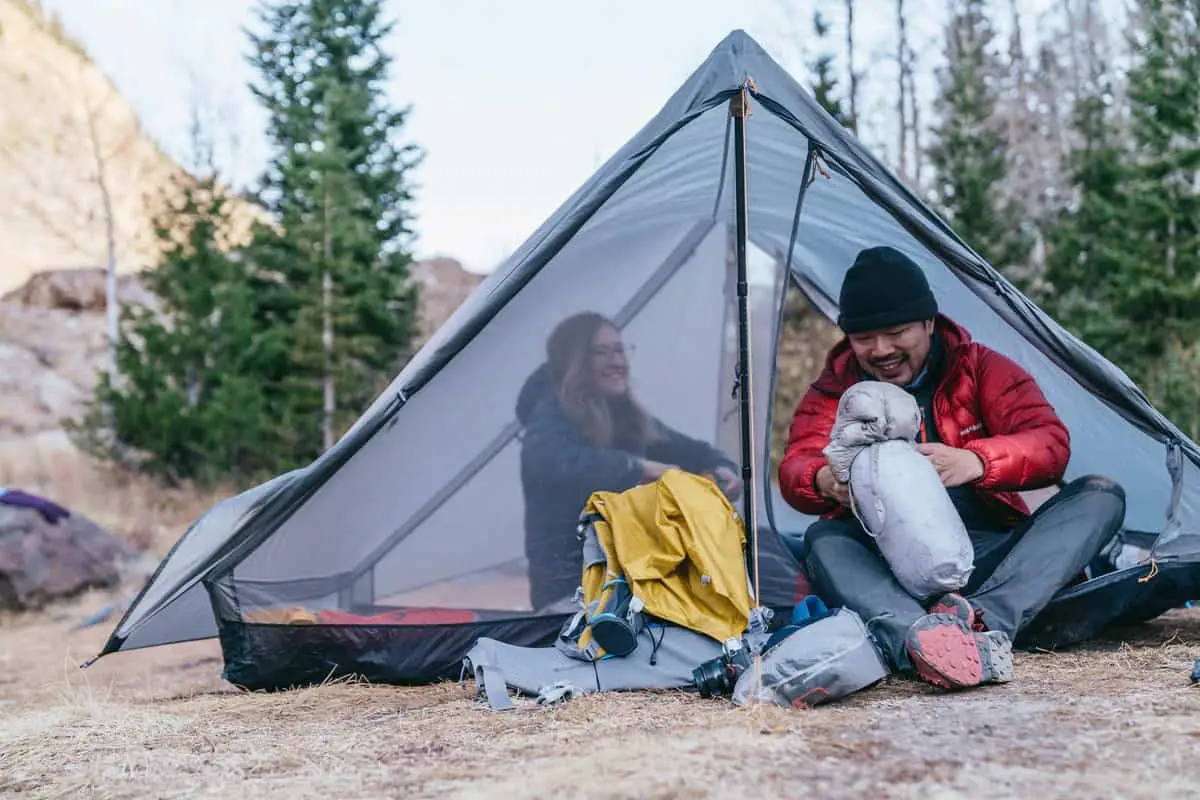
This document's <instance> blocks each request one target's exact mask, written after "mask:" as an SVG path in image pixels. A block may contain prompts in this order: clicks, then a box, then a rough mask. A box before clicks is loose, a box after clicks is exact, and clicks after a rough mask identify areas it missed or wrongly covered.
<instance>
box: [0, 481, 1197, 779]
mask: <svg viewBox="0 0 1200 800" xmlns="http://www.w3.org/2000/svg"><path fill="white" fill-rule="evenodd" d="M24 463H25V467H24V468H23V472H22V475H21V476H19V477H21V480H22V483H23V486H25V487H28V488H30V489H32V490H35V491H38V490H40V491H45V492H46V493H48V494H51V495H52V496H54V497H56V498H58V499H59V500H61V501H62V502H66V503H68V504H71V505H73V506H75V507H77V508H80V509H81V510H85V511H86V512H87V513H89V514H90V515H94V516H95V518H96V519H98V520H104V521H106V522H107V523H108V524H110V525H111V526H112V527H113V528H114V529H115V530H117V531H119V532H121V533H123V534H125V535H129V536H135V537H138V536H141V537H146V538H148V539H150V540H151V541H152V542H153V543H154V547H155V549H156V550H162V549H163V548H165V547H166V546H169V544H170V542H171V541H173V539H174V537H175V536H178V534H179V532H180V531H182V530H183V527H185V526H186V522H187V521H190V519H191V518H193V517H194V516H195V515H196V514H197V513H198V512H199V510H202V509H203V508H204V507H206V506H207V504H208V502H209V501H210V500H211V499H213V498H201V497H196V496H190V497H189V496H187V493H186V492H182V491H180V492H176V493H162V492H161V491H160V490H158V489H156V488H154V487H153V486H152V485H150V484H146V483H143V482H139V481H131V480H127V479H117V478H113V477H111V476H107V475H105V474H104V473H103V472H102V471H99V470H96V469H95V468H94V467H92V466H90V465H88V464H87V462H84V461H80V460H78V459H76V460H74V461H71V460H70V459H69V458H68V459H57V458H55V459H48V460H45V461H42V462H36V461H33V460H26V461H25V462H24ZM12 472H13V470H12V468H11V467H10V468H9V469H8V473H0V482H4V481H6V480H9V479H10V478H9V477H8V475H9V474H11V473H12ZM129 520H134V521H133V522H130V521H129ZM111 599H112V595H106V594H104V593H99V592H94V593H90V594H88V595H86V596H83V597H81V598H77V599H76V600H73V601H71V602H69V603H65V604H62V605H60V606H58V607H56V608H55V609H53V610H52V611H49V612H45V613H41V614H37V615H28V614H27V615H8V616H0V629H2V630H3V631H4V633H3V635H2V636H0V718H3V720H4V723H3V724H2V725H0V795H19V796H21V797H37V798H41V797H46V798H49V797H68V796H69V797H105V798H125V797H139V798H140V797H156V798H171V797H180V796H203V797H225V796H231V797H256V798H257V797H286V798H306V797H314V798H315V797H330V796H336V797H388V796H403V797H434V796H437V797H485V796H487V797H490V796H518V797H557V796H567V797H630V796H637V797H649V798H659V797H662V798H666V797H683V796H686V797H688V798H702V797H717V796H726V795H730V794H737V793H745V794H748V795H749V796H752V797H759V796H765V797H777V796H804V797H809V796H811V797H822V798H825V797H855V798H857V797H864V796H871V797H876V796H878V797H896V798H918V797H920V798H928V797H966V796H970V797H972V798H989V797H1039V798H1040V797H1071V798H1074V797H1100V796H1104V797H1124V798H1140V797H1167V796H1179V797H1182V796H1188V795H1189V794H1190V793H1191V792H1189V790H1192V791H1194V789H1193V787H1195V786H1196V785H1198V784H1200V761H1198V760H1197V759H1196V758H1195V754H1196V753H1197V752H1200V750H1198V748H1200V688H1196V687H1193V686H1191V685H1190V683H1189V682H1188V673H1189V671H1190V668H1191V664H1192V662H1193V660H1194V659H1196V658H1197V657H1200V610H1191V611H1176V612H1172V613H1170V614H1167V615H1165V616H1164V617H1162V618H1160V619H1159V620H1156V621H1155V622H1154V623H1152V624H1150V625H1146V626H1141V627H1139V628H1137V629H1132V630H1128V631H1118V632H1115V633H1114V634H1113V635H1111V636H1110V637H1109V638H1106V639H1104V640H1102V641H1099V642H1096V643H1094V644H1093V645H1091V646H1089V647H1087V648H1084V649H1080V650H1076V651H1071V652H1064V653H1058V654H1021V655H1020V656H1019V657H1018V660H1017V680H1016V681H1015V682H1014V683H1012V684H1009V685H1006V686H999V687H988V688H986V689H980V690H975V691H971V692H963V693H959V694H949V695H947V694H941V693H938V692H936V691H934V690H932V689H929V688H927V687H924V686H922V685H918V684H915V683H912V682H909V681H903V680H894V681H889V682H888V683H885V684H884V685H881V686H878V687H875V688H873V689H871V690H869V691H866V692H863V693H862V694H860V695H858V696H856V697H852V698H849V699H847V700H845V701H843V702H841V703H838V704H834V705H830V706H826V707H823V708H818V709H815V710H811V711H805V712H793V711H784V710H782V709H763V708H757V709H751V710H743V709H735V708H733V707H732V706H730V705H729V704H728V703H726V702H723V701H712V702H706V701H702V700H700V699H698V698H696V697H692V696H689V695H685V694H683V693H680V692H665V693H656V694H651V693H620V694H606V695H601V696H592V697H585V698H581V699H578V700H575V701H571V702H569V703H566V704H564V705H562V706H559V707H554V708H542V707H539V706H537V705H536V704H534V703H532V702H530V701H528V700H521V701H519V708H518V710H517V711H514V712H509V713H504V714H499V713H495V712H492V711H490V710H489V709H488V707H487V706H486V704H483V703H481V702H480V701H478V700H476V699H474V697H473V696H472V692H471V689H472V688H473V687H472V686H471V685H470V684H469V683H468V685H467V686H466V687H460V686H458V685H457V684H442V685H437V686H431V687H425V688H397V687H386V686H375V687H372V686H363V685H354V684H350V683H339V684H333V685H327V686H322V687H315V688H311V689H306V690H301V691H294V692H288V693H280V694H248V693H241V692H238V691H236V690H234V689H232V688H231V687H229V686H227V685H225V684H224V683H222V681H221V680H220V669H221V659H220V649H219V647H218V646H217V645H216V643H215V642H211V641H210V642H197V643H190V644H185V645H178V646H174V647H167V648H157V649H153V650H147V651H135V652H132V653H122V654H117V655H114V656H109V657H107V658H105V659H103V660H101V661H100V662H98V663H97V664H95V665H94V666H93V667H91V668H90V669H88V670H86V671H81V670H79V669H78V664H79V663H80V662H82V661H83V660H85V659H86V658H88V657H90V656H92V655H94V654H95V653H96V652H97V651H98V650H99V648H100V647H101V645H102V644H103V641H104V639H105V638H106V637H107V635H108V632H109V627H108V626H107V625H105V626H100V627H96V628H90V629H85V630H74V626H75V624H76V623H77V622H78V620H80V619H82V618H83V617H84V616H86V615H87V614H88V613H90V612H92V611H94V610H96V609H98V608H100V607H102V606H103V605H104V604H105V603H107V602H109V601H110V600H111Z"/></svg>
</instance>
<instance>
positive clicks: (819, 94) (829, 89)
mask: <svg viewBox="0 0 1200 800" xmlns="http://www.w3.org/2000/svg"><path fill="white" fill-rule="evenodd" d="M829 31H830V25H829V22H828V20H826V19H825V17H824V16H823V15H822V14H821V11H820V9H817V10H816V11H815V12H813V33H815V34H816V38H817V41H818V42H819V43H821V45H822V46H824V44H825V43H826V41H827V40H828V38H829ZM809 69H810V70H812V78H813V83H812V91H813V97H814V98H815V99H816V101H817V103H819V104H820V106H821V108H823V109H825V110H826V111H827V112H829V115H830V116H832V117H833V118H834V119H835V120H837V122H838V123H839V124H840V125H842V126H844V127H847V128H853V127H854V125H853V120H852V119H851V118H850V114H849V112H847V111H846V109H845V107H844V106H843V104H842V100H841V98H839V97H838V96H837V83H838V82H837V78H836V77H835V72H834V68H833V54H832V53H830V52H829V51H827V50H822V51H821V53H820V55H818V56H817V57H816V58H815V59H814V60H813V62H812V63H811V64H809Z"/></svg>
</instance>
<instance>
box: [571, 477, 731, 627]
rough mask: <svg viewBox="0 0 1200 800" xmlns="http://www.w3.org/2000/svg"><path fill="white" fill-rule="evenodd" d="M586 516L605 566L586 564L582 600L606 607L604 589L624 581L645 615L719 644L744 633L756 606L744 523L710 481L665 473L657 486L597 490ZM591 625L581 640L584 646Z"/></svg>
mask: <svg viewBox="0 0 1200 800" xmlns="http://www.w3.org/2000/svg"><path fill="white" fill-rule="evenodd" d="M585 514H593V515H595V516H594V517H593V518H594V519H596V518H598V519H597V521H595V522H594V523H593V525H594V528H595V531H596V536H597V539H598V540H599V542H600V547H601V549H602V550H603V551H604V555H605V558H606V562H607V563H605V562H601V563H598V564H592V565H585V566H584V569H583V601H584V607H585V608H591V607H593V606H592V603H593V601H595V600H600V601H601V602H600V603H599V605H600V606H601V607H603V606H605V605H607V599H608V598H607V597H606V596H605V595H606V594H607V593H608V592H610V591H611V590H609V589H606V588H604V587H605V584H606V583H607V582H608V581H609V580H611V579H612V578H617V577H621V576H622V575H623V576H624V577H625V579H626V581H627V582H628V584H629V586H630V588H631V589H632V591H633V594H634V595H635V596H636V597H639V598H641V600H642V602H643V603H644V604H645V609H644V610H645V612H646V613H648V614H651V615H653V616H655V617H658V618H660V619H663V620H668V621H670V622H674V623H676V624H677V625H681V626H683V627H685V628H689V629H691V630H693V631H696V632H698V633H703V634H707V635H708V636H711V637H712V638H714V639H716V640H717V641H724V640H726V639H728V638H730V637H735V636H741V635H742V634H743V633H744V632H745V630H746V625H747V622H748V620H749V615H750V609H751V607H752V601H751V598H750V589H749V584H748V582H747V573H746V561H745V545H746V535H745V531H744V529H743V527H742V521H741V519H740V518H739V517H738V515H737V513H736V512H735V511H734V508H733V506H732V505H731V504H730V502H729V500H728V499H727V498H726V497H725V495H724V494H722V493H721V490H720V489H719V488H717V485H716V484H715V483H713V482H712V481H711V480H709V479H708V478H705V477H701V476H699V475H693V474H691V473H688V472H683V471H681V470H676V469H672V470H667V471H666V472H664V473H663V475H662V476H661V477H660V478H659V479H658V480H657V481H655V482H654V483H650V484H645V485H642V486H637V487H634V488H633V489H629V490H627V491H624V492H619V493H617V492H595V493H593V494H592V496H591V497H590V498H589V499H588V504H587V506H586V508H585ZM590 639H591V629H590V627H589V628H588V629H587V630H585V631H584V633H583V635H582V636H581V637H580V641H579V644H580V646H581V647H586V646H587V644H588V642H589V641H590Z"/></svg>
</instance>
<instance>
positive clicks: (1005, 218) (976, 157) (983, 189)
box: [926, 0, 1031, 273]
mask: <svg viewBox="0 0 1200 800" xmlns="http://www.w3.org/2000/svg"><path fill="white" fill-rule="evenodd" d="M994 38H995V31H994V30H993V28H992V25H991V23H990V21H989V20H988V14H987V7H986V3H985V2H984V0H956V2H955V3H954V9H953V14H952V16H951V19H950V22H949V24H948V25H947V28H946V60H947V63H946V66H945V67H944V68H943V69H942V70H940V74H939V76H938V77H939V91H938V96H937V100H936V103H935V109H934V110H935V112H936V114H937V116H938V117H939V122H938V124H937V126H936V127H935V128H934V129H933V131H932V133H933V140H934V141H933V143H932V144H931V146H930V147H929V149H928V150H927V151H926V156H927V158H928V161H929V164H930V166H932V168H933V172H934V176H933V180H932V186H933V192H932V193H933V201H934V204H935V205H936V206H937V207H938V208H939V210H940V211H941V213H942V214H943V215H944V216H945V217H946V218H947V220H948V221H949V223H950V224H951V226H952V227H953V228H954V230H955V232H956V233H957V234H958V235H959V236H961V237H962V238H963V239H964V240H965V241H966V242H967V244H968V245H970V246H971V247H972V248H973V249H974V250H975V251H976V252H978V253H979V254H980V255H981V256H982V257H983V258H984V259H986V260H987V261H988V262H989V263H990V264H992V265H993V266H994V267H996V268H997V269H1000V270H1002V271H1006V272H1010V273H1013V272H1015V271H1019V270H1020V268H1021V267H1022V266H1023V265H1024V263H1025V261H1026V260H1027V258H1028V255H1029V251H1030V247H1031V237H1030V235H1029V233H1028V232H1027V231H1025V230H1023V226H1022V216H1023V215H1022V213H1021V210H1020V209H1019V208H1018V207H1016V206H1015V205H1012V204H1008V203H1005V202H1003V201H1002V199H1001V196H1000V188H1001V184H1002V182H1003V180H1004V177H1005V173H1006V169H1007V167H1006V163H1007V157H1006V149H1007V145H1006V142H1005V139H1004V136H1003V134H1002V132H1001V130H1000V127H999V125H998V123H997V121H996V120H995V119H994V113H995V108H996V88H997V79H998V76H999V75H1000V74H1001V72H1002V71H1003V66H1002V64H1001V62H1000V60H999V57H998V56H997V54H996V53H995V52H993V50H992V41H993V39H994Z"/></svg>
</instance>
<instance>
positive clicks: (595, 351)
mask: <svg viewBox="0 0 1200 800" xmlns="http://www.w3.org/2000/svg"><path fill="white" fill-rule="evenodd" d="M635 349H636V348H635V347H634V346H633V345H632V344H629V343H622V344H606V345H600V346H598V347H591V348H588V354H589V355H590V356H591V357H592V358H595V359H597V360H599V361H608V360H609V359H612V358H616V357H620V358H624V359H626V360H629V359H631V358H633V353H634V350H635Z"/></svg>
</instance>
